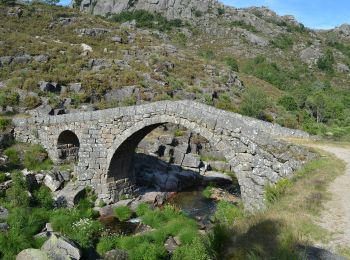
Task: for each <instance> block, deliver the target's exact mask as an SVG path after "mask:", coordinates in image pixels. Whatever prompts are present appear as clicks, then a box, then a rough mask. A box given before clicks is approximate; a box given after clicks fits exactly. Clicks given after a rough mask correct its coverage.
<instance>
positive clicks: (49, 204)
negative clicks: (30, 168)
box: [33, 186, 54, 209]
mask: <svg viewBox="0 0 350 260" xmlns="http://www.w3.org/2000/svg"><path fill="white" fill-rule="evenodd" d="M33 195H34V200H35V202H36V204H37V205H38V206H39V207H42V208H46V209H52V208H53V206H54V200H53V198H52V194H51V191H50V189H49V188H47V187H45V186H41V187H40V188H39V190H37V191H35V192H34V194H33Z"/></svg>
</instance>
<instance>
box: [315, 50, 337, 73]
mask: <svg viewBox="0 0 350 260" xmlns="http://www.w3.org/2000/svg"><path fill="white" fill-rule="evenodd" d="M334 62H335V59H334V56H333V52H332V51H331V50H327V52H326V53H325V55H323V56H322V57H320V58H319V59H318V60H317V67H318V68H319V69H320V70H322V71H325V72H327V73H334V68H333V64H334Z"/></svg>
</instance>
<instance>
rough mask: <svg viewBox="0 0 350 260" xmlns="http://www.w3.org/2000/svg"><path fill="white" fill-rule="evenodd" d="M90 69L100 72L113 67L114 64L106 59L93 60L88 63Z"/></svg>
mask: <svg viewBox="0 0 350 260" xmlns="http://www.w3.org/2000/svg"><path fill="white" fill-rule="evenodd" d="M88 67H89V69H92V70H95V71H99V70H103V69H106V68H110V67H112V62H111V61H109V60H106V59H91V60H89V62H88Z"/></svg>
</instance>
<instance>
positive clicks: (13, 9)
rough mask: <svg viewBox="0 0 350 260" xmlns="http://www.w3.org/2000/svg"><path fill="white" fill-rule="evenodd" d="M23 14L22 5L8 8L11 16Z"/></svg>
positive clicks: (8, 13)
mask: <svg viewBox="0 0 350 260" xmlns="http://www.w3.org/2000/svg"><path fill="white" fill-rule="evenodd" d="M22 14H23V10H22V8H21V7H18V6H15V7H10V8H9V9H7V16H10V17H16V18H19V17H21V16H22Z"/></svg>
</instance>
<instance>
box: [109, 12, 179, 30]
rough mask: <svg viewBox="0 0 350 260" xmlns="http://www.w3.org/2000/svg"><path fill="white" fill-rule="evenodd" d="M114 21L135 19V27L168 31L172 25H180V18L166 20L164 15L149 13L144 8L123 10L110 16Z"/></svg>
mask: <svg viewBox="0 0 350 260" xmlns="http://www.w3.org/2000/svg"><path fill="white" fill-rule="evenodd" d="M110 19H111V20H112V21H115V22H126V21H132V20H136V26H137V27H146V28H153V29H158V30H160V31H169V30H171V29H172V28H174V27H181V26H182V21H181V20H180V19H174V20H167V19H166V18H165V17H164V16H161V15H160V14H158V13H155V14H153V13H150V12H147V11H144V10H135V11H123V12H121V13H120V14H116V15H113V16H111V17H110Z"/></svg>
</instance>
